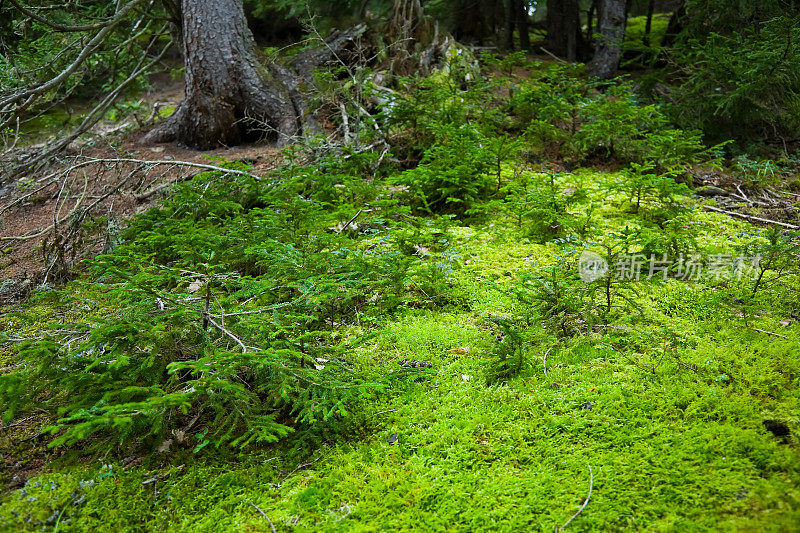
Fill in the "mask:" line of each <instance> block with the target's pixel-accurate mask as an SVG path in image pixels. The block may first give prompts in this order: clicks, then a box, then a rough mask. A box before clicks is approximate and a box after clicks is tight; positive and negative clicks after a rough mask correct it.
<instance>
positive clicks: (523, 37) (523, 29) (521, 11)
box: [515, 0, 531, 50]
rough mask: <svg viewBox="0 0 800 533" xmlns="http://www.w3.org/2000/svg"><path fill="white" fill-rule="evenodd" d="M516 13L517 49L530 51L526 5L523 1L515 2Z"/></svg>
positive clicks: (517, 0)
mask: <svg viewBox="0 0 800 533" xmlns="http://www.w3.org/2000/svg"><path fill="white" fill-rule="evenodd" d="M515 1H516V11H517V30H518V31H519V47H520V48H521V49H522V50H530V49H531V37H530V33H528V20H529V18H530V17H529V16H528V3H527V2H526V1H525V0H515Z"/></svg>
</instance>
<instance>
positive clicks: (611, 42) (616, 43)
mask: <svg viewBox="0 0 800 533" xmlns="http://www.w3.org/2000/svg"><path fill="white" fill-rule="evenodd" d="M625 4H626V2H625V0H601V2H600V6H599V12H600V13H599V14H600V16H599V18H598V21H597V31H596V33H598V34H599V36H598V38H597V39H596V40H595V43H594V57H593V58H592V61H591V63H589V73H590V74H591V75H593V76H597V77H598V78H600V79H601V80H608V79H611V78H613V77H615V76H616V75H617V68H618V67H619V59H620V56H621V54H622V40H623V38H624V36H625Z"/></svg>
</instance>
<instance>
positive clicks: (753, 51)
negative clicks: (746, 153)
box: [670, 0, 800, 148]
mask: <svg viewBox="0 0 800 533" xmlns="http://www.w3.org/2000/svg"><path fill="white" fill-rule="evenodd" d="M706 4H713V7H712V6H711V5H706ZM688 9H691V13H692V16H691V17H689V22H688V24H687V27H686V29H685V30H684V32H683V33H682V36H681V40H680V41H679V43H678V45H677V46H676V56H677V57H676V62H677V65H678V67H679V69H680V71H679V72H678V73H677V81H678V83H679V84H680V88H679V89H678V90H677V91H676V92H675V93H674V94H673V95H672V99H673V101H674V105H672V106H671V110H670V115H671V116H672V117H673V119H674V120H675V121H677V123H678V124H680V125H681V126H683V127H688V128H699V129H702V130H703V131H704V133H705V134H706V135H707V137H708V138H709V139H710V140H712V141H715V142H718V141H719V140H725V139H729V138H734V139H737V140H738V141H739V142H740V146H743V147H745V148H747V144H748V143H753V142H763V141H765V140H766V141H774V140H776V141H780V140H781V139H783V141H784V142H786V141H787V140H789V139H797V138H798V136H800V122H798V119H797V117H798V116H800V112H799V111H800V107H799V106H800V74H799V73H798V71H797V68H795V65H796V64H797V63H798V61H800V24H798V20H800V19H798V16H800V8H799V7H798V6H797V5H796V3H791V4H789V3H786V2H777V1H769V2H756V1H744V2H738V3H737V4H736V7H734V6H733V5H731V3H729V2H719V1H708V0H703V1H701V0H695V1H692V2H690V6H689V8H688Z"/></svg>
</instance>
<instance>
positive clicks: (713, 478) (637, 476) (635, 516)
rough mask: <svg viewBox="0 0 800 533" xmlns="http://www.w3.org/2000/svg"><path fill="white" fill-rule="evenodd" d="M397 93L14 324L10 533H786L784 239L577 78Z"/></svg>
mask: <svg viewBox="0 0 800 533" xmlns="http://www.w3.org/2000/svg"><path fill="white" fill-rule="evenodd" d="M363 79H364V80H367V81H366V82H365V83H364V87H365V88H366V92H367V93H368V92H369V88H370V86H369V82H368V80H369V77H368V76H365V77H364V78H363ZM328 81H330V82H331V85H332V86H333V85H335V84H334V81H335V79H334V78H331V79H330V80H328ZM397 85H398V87H399V88H398V89H397V90H396V91H395V92H393V93H392V94H391V95H389V96H387V95H386V94H385V92H382V93H381V98H382V100H383V103H382V105H381V107H380V109H379V110H378V112H377V113H375V114H374V115H366V116H362V115H360V114H359V112H358V109H359V108H360V107H361V106H362V104H363V102H364V101H367V100H368V99H369V95H368V94H360V95H359V96H358V98H363V101H362V100H353V99H347V98H345V97H344V96H343V93H341V94H340V95H339V97H340V101H341V102H343V103H342V105H343V106H352V107H353V109H355V110H356V111H355V112H354V113H352V114H351V115H350V116H356V117H360V118H359V119H358V120H359V121H360V122H358V123H356V124H347V126H346V127H347V130H348V131H349V133H350V134H351V137H350V141H351V142H349V143H348V144H345V145H332V144H330V143H329V142H327V141H325V140H323V139H320V140H318V141H309V142H307V143H306V144H305V145H302V146H293V147H290V148H288V149H286V150H285V152H284V158H283V164H282V165H281V166H280V167H278V168H276V169H274V170H271V171H266V172H259V173H258V174H255V173H251V169H250V166H249V165H248V163H246V162H242V161H238V162H234V161H226V160H221V159H216V160H214V161H212V162H211V163H213V164H214V165H215V166H217V167H220V170H215V171H206V172H201V173H198V174H196V175H195V176H194V177H193V178H192V179H191V180H188V181H184V182H180V183H176V184H174V185H173V186H172V187H171V188H170V190H169V192H168V193H167V194H166V196H165V198H164V199H163V200H162V201H161V203H160V204H159V206H158V207H155V208H152V209H150V210H149V211H147V212H146V213H143V214H140V215H137V216H136V217H135V218H133V219H132V220H130V221H128V223H127V225H126V226H125V227H124V229H122V231H121V233H120V234H119V235H116V236H114V239H113V240H111V241H110V242H109V247H108V249H107V250H106V251H107V253H105V254H103V255H100V256H99V257H97V258H95V259H92V260H90V261H88V262H87V263H86V264H84V265H82V268H81V269H80V270H79V271H77V272H76V274H75V275H74V279H73V280H72V281H69V282H68V283H66V284H64V285H63V286H61V287H58V288H52V287H42V288H41V290H38V291H35V292H34V294H33V296H32V297H31V299H30V300H29V301H26V302H23V303H17V304H14V305H10V306H7V307H6V308H5V309H4V310H3V314H2V317H0V332H2V333H0V335H2V341H3V344H2V348H1V349H0V350H1V351H0V405H2V408H3V412H2V416H3V426H2V427H0V461H2V465H3V466H2V469H0V482H2V483H3V485H4V486H5V487H7V489H6V490H5V491H4V492H3V493H2V496H1V499H0V530H9V531H12V530H14V531H16V530H29V531H55V530H58V531H122V530H131V531H134V530H142V531H152V530H170V531H172V530H175V531H178V530H180V531H187V530H190V531H223V530H224V531H282V530H283V531H286V530H296V531H317V530H325V531H377V530H381V531H406V530H407V531H412V530H416V531H475V530H491V531H525V530H543V531H546V530H553V528H559V527H562V526H564V525H565V524H567V523H568V521H569V525H568V526H567V527H568V528H569V529H570V530H575V531H580V530H583V531H600V530H651V531H693V530H698V531H700V530H754V529H759V530H765V531H787V530H791V529H794V528H796V526H797V524H798V523H800V477H798V476H800V471H798V465H800V454H798V451H797V434H798V431H800V387H799V386H798V385H800V383H798V381H800V290H798V287H800V269H798V264H799V261H798V257H799V256H800V234H799V233H798V232H797V230H796V229H791V228H792V226H793V224H792V222H794V223H796V220H794V221H792V220H787V221H784V222H783V225H770V224H767V225H760V226H756V225H753V224H751V223H750V222H748V221H746V220H737V219H733V218H731V217H729V216H727V215H725V214H722V213H718V212H713V211H712V212H709V211H708V209H705V208H704V204H705V203H706V202H708V200H706V199H704V198H703V197H702V196H698V195H697V194H696V191H695V189H696V188H697V185H698V184H696V183H695V182H694V180H695V178H696V176H698V175H699V174H701V173H702V172H705V171H708V172H722V165H723V164H724V162H723V160H722V155H723V149H724V145H718V146H713V147H708V146H705V145H704V144H703V142H702V137H701V135H700V133H699V132H698V131H687V130H681V129H677V128H675V127H674V126H672V125H671V123H670V121H669V120H668V119H667V117H666V116H665V115H664V113H663V111H662V110H661V108H660V107H659V106H656V105H648V104H645V103H642V102H641V101H640V99H639V98H638V97H637V95H636V92H635V90H634V88H633V86H631V85H626V84H621V85H610V86H607V85H598V84H597V83H595V82H591V81H588V80H587V79H586V77H585V75H584V73H583V71H582V68H581V67H572V66H565V65H556V64H544V63H538V62H537V63H530V62H527V61H526V60H525V59H524V57H523V56H522V55H521V54H512V55H510V56H509V57H507V58H505V59H499V58H496V57H492V56H487V57H485V58H483V61H482V62H481V64H480V67H479V65H478V63H477V62H475V61H473V60H472V59H471V58H469V57H466V56H465V55H464V54H461V55H459V54H458V53H454V54H453V56H452V57H451V58H450V61H449V64H448V67H447V68H445V69H444V70H442V71H440V72H437V73H434V74H432V75H431V76H429V77H427V78H417V77H409V78H404V79H402V80H400V81H399V82H398V84H397ZM332 116H335V115H332ZM362 121H363V122H362ZM337 125H338V126H340V127H341V126H342V124H337ZM739 163H740V165H739V166H738V167H736V168H737V169H738V170H737V171H738V172H740V173H741V175H742V176H744V177H748V179H750V181H748V182H747V184H748V187H750V190H758V188H759V187H765V186H766V185H768V184H767V183H765V182H764V180H763V177H762V174H761V173H760V171H759V169H758V168H755V167H752V166H750V167H748V162H747V161H744V160H740V161H739ZM793 165H794V163H792V162H791V161H788V162H786V163H785V164H784V166H782V167H775V169H773V171H772V172H771V174H770V179H784V178H786V181H787V182H788V181H790V180H789V177H790V176H791V175H793V173H796V168H795V167H794V166H793ZM231 171H232V172H231ZM776 175H777V176H778V177H777V178H775V176H776ZM787 186H791V185H787ZM709 205H710V206H711V207H714V204H713V203H711V204H709ZM106 222H107V221H105V220H102V219H99V218H94V219H92V220H90V221H89V222H88V223H92V224H93V225H94V227H96V228H103V227H106V226H107V224H106ZM587 258H589V259H591V261H590V262H587ZM587 265H590V266H591V267H592V268H588V269H587ZM48 450H49V451H48ZM27 464H30V465H37V466H36V467H35V468H33V467H32V468H31V476H30V477H29V478H27V477H26V478H25V479H23V478H22V477H20V476H19V475H18V474H17V473H18V472H21V471H24V470H25V466H26V465H27ZM579 510H580V513H579V514H578V515H577V516H576V512H578V511H579ZM570 520H571V521H570Z"/></svg>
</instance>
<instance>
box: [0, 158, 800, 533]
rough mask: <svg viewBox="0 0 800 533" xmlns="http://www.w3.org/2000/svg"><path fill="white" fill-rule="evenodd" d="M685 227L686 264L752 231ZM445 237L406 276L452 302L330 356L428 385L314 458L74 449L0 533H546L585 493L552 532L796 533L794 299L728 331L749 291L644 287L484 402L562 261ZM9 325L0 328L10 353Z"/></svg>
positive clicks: (395, 322)
mask: <svg viewBox="0 0 800 533" xmlns="http://www.w3.org/2000/svg"><path fill="white" fill-rule="evenodd" d="M592 178H593V179H592V180H590V181H591V182H595V181H597V182H599V181H603V180H605V179H608V176H601V175H599V174H597V175H594V176H592ZM594 178H596V179H594ZM569 179H570V178H569V177H567V178H566V180H567V181H569ZM583 179H584V180H586V178H585V176H584V178H583ZM589 194H590V196H591V197H593V198H594V199H595V203H596V205H597V209H598V211H597V213H596V214H595V215H594V216H595V217H596V220H597V224H599V225H601V226H604V227H606V228H607V229H608V230H611V229H615V228H616V229H621V228H623V227H625V226H630V225H633V224H635V223H636V221H637V220H638V218H637V216H636V215H633V214H631V213H630V212H629V209H628V207H629V206H626V204H625V202H624V201H623V199H622V198H617V197H614V196H608V195H605V194H604V193H602V192H600V191H599V190H590V191H589ZM690 204H692V205H693V204H694V202H693V201H691V202H690ZM691 225H692V227H693V228H694V230H693V231H694V236H695V238H696V239H697V241H698V242H699V243H700V246H701V249H702V251H703V253H728V254H733V253H735V251H736V246H737V245H738V244H739V243H740V242H741V241H743V240H746V239H747V238H748V235H750V234H751V233H752V232H753V231H754V228H753V227H752V226H749V225H747V224H746V223H744V222H738V221H733V220H731V219H729V218H727V217H725V216H724V215H718V214H709V213H704V212H702V211H701V210H699V209H696V206H694V208H693V210H692V211H691ZM449 238H450V240H449V242H448V244H447V246H446V247H445V248H444V249H442V250H441V251H439V252H432V253H430V254H429V255H427V257H426V259H425V260H427V261H439V262H443V261H444V262H447V263H448V265H449V267H448V269H447V271H448V276H447V281H446V285H447V287H448V288H449V289H448V290H449V291H450V298H449V301H450V302H451V303H450V304H448V305H445V306H441V307H437V308H428V309H409V310H406V311H400V312H398V313H396V314H395V315H392V316H389V317H386V319H385V320H382V321H379V322H378V323H377V324H375V325H374V326H373V330H374V333H375V334H374V336H373V337H372V338H371V340H370V341H369V342H366V343H363V344H361V345H360V346H358V348H357V349H355V351H354V353H351V354H349V355H350V357H351V358H352V359H353V360H355V361H357V362H358V363H359V364H360V365H362V366H363V367H364V368H365V369H366V371H367V372H368V373H373V374H375V375H380V374H386V373H391V372H394V371H396V370H397V369H398V362H399V361H402V360H413V361H424V362H429V363H431V367H430V368H427V367H423V368H419V369H416V370H414V372H416V374H413V373H412V374H411V378H410V379H406V380H404V381H400V382H398V383H397V384H396V386H395V387H394V388H393V389H392V390H390V391H389V392H387V393H386V394H382V395H380V396H379V397H378V399H377V400H374V401H371V402H370V403H369V404H367V405H366V406H364V407H363V409H361V410H359V411H357V412H355V413H353V414H352V415H351V417H350V418H349V419H348V420H349V421H348V423H347V424H348V426H347V427H348V429H347V431H345V432H337V433H335V434H334V433H332V434H331V435H330V436H328V437H327V438H325V437H324V436H323V442H322V444H321V445H320V444H319V442H318V440H317V439H318V436H317V435H313V436H312V435H308V434H306V433H304V432H303V431H298V432H297V433H295V434H293V435H292V436H290V437H288V438H286V439H283V440H282V441H281V442H279V443H278V444H275V445H271V446H266V447H263V446H262V447H256V448H249V449H245V450H244V451H242V452H224V451H209V450H208V449H207V450H205V451H203V452H200V453H192V450H191V446H190V447H188V448H186V449H181V448H178V449H173V450H172V451H169V452H164V453H160V454H153V455H149V456H147V457H144V458H143V459H136V460H133V461H130V459H131V458H128V459H127V460H124V458H123V457H120V456H113V454H109V455H108V456H107V457H101V458H100V459H99V460H98V459H97V458H96V457H94V458H93V459H91V460H87V459H85V458H81V454H80V450H75V449H72V450H71V451H69V452H68V453H66V454H65V455H63V456H61V457H60V458H56V457H55V456H53V457H51V458H50V462H49V463H48V464H47V465H46V466H44V467H43V468H42V469H40V470H39V473H38V474H37V475H35V476H33V477H32V478H30V479H28V480H27V481H26V483H25V485H24V487H22V488H16V489H15V490H6V491H5V492H4V493H3V494H2V503H0V530H8V531H13V530H31V531H38V530H42V531H55V530H57V531H62V532H65V531H209V532H211V531H271V528H272V527H273V526H274V528H275V530H277V531H552V530H553V528H554V527H559V526H561V525H563V524H564V523H565V522H566V521H567V520H568V519H569V518H570V517H571V516H572V515H573V514H574V513H575V512H576V511H577V510H578V509H579V508H580V507H581V506H582V505H583V504H584V503H586V502H585V498H586V497H587V495H588V493H589V489H590V485H591V490H592V492H591V498H590V500H589V501H588V504H587V505H586V507H585V508H584V509H583V511H582V513H581V514H580V515H579V516H578V517H577V518H575V520H574V521H573V522H572V523H570V525H569V526H568V530H573V531H791V530H797V529H798V528H799V527H800V526H799V525H798V524H800V452H798V449H797V437H796V435H795V433H796V432H797V431H800V387H798V385H799V384H800V383H799V382H800V323H798V322H797V321H792V320H788V321H787V320H786V319H787V318H790V314H791V312H793V311H795V310H796V309H797V307H798V304H800V300H799V299H798V298H799V296H798V288H797V286H796V285H793V283H794V281H793V280H791V279H787V280H778V281H775V282H774V283H771V284H770V285H769V286H768V287H767V288H766V289H764V290H762V291H759V293H758V294H757V295H756V298H755V300H753V301H752V302H750V304H749V307H748V308H747V309H746V310H745V311H746V314H745V313H744V312H742V311H741V310H739V309H738V307H737V304H736V302H737V301H741V300H740V299H741V298H745V297H746V296H747V295H748V294H749V293H750V291H751V289H752V285H753V281H752V280H751V279H749V278H743V279H742V280H735V279H733V280H717V281H714V280H706V281H683V280H677V279H669V280H667V281H663V280H650V281H647V280H641V281H640V282H638V283H635V293H632V294H634V295H635V296H634V298H633V302H635V305H633V304H632V305H631V306H629V307H627V308H626V310H625V312H623V313H621V314H620V315H618V317H617V319H616V320H615V321H614V324H613V325H606V324H601V325H597V326H593V327H592V328H591V329H587V330H586V331H585V332H584V333H583V334H581V335H571V336H568V337H563V338H560V339H557V338H556V337H555V336H553V335H552V334H551V333H552V332H547V331H545V330H543V329H542V333H541V336H540V340H539V341H537V340H534V341H533V342H532V343H531V344H530V345H529V346H528V347H527V348H526V349H525V360H526V362H527V366H526V367H525V369H524V370H523V371H522V372H521V373H520V374H519V375H518V376H516V377H513V378H511V379H509V380H507V381H506V382H499V383H494V382H487V372H488V368H489V361H490V360H491V359H492V353H493V349H494V346H495V345H496V344H497V343H498V342H499V341H498V338H497V329H496V327H495V325H494V323H493V322H491V320H490V319H489V318H490V317H491V316H492V315H493V314H503V313H507V312H510V311H512V310H513V309H514V306H515V305H517V303H516V302H515V301H514V299H513V298H511V297H509V295H508V293H507V292H503V290H502V288H503V287H509V286H513V285H514V284H518V283H521V282H520V281H519V280H520V276H521V275H523V274H524V273H526V272H530V271H534V270H536V269H538V268H541V267H542V266H543V265H548V264H551V263H553V261H555V260H556V258H557V257H558V256H559V254H561V251H562V250H563V248H562V247H560V246H559V245H558V244H557V243H552V242H550V243H545V244H541V243H539V242H537V240H530V239H528V238H526V237H525V236H524V235H521V234H520V232H519V231H518V229H517V228H516V227H515V226H514V224H513V223H509V222H508V221H507V220H505V219H503V218H502V217H496V218H494V219H492V218H490V219H488V220H486V221H484V222H482V223H481V224H474V225H471V226H464V225H459V224H456V225H455V226H454V227H452V228H451V229H450V230H449ZM453 302H456V303H453ZM34 312H39V313H42V315H43V316H44V315H46V314H48V313H51V312H52V309H51V308H49V307H47V306H46V305H44V304H41V308H39V309H38V310H34ZM13 316H14V315H13V313H7V314H6V315H5V318H4V319H3V329H4V330H5V331H6V332H7V334H15V335H22V334H23V333H24V332H20V331H18V330H17V329H15V328H16V327H18V324H17V323H15V321H14V318H13ZM745 317H746V318H745ZM787 324H788V325H787ZM606 326H609V327H606ZM611 326H613V327H611ZM536 328H540V326H536ZM758 330H763V331H767V332H772V333H777V335H770V334H769V333H763V332H761V331H758ZM534 338H538V337H534ZM0 357H2V358H3V359H0V361H2V365H3V366H5V365H6V364H8V363H10V362H11V358H10V356H8V355H2V356H0ZM545 357H546V359H545ZM765 421H780V422H781V423H782V424H785V426H786V427H788V428H789V429H790V430H791V432H792V433H791V434H790V435H789V436H784V437H781V436H776V435H775V434H773V433H772V432H770V431H769V430H768V428H767V427H765V424H764V423H765ZM6 444H7V445H9V443H8V442H6ZM9 446H10V445H9ZM15 450H16V451H15ZM206 452H207V453H206ZM2 453H3V456H4V460H5V461H6V462H9V461H16V460H21V461H22V462H23V463H24V461H25V460H26V457H24V456H23V457H17V458H14V457H12V455H13V454H14V453H19V449H16V448H15V449H12V448H11V447H7V448H4V450H3V452H2ZM590 478H591V483H590ZM4 481H5V482H6V483H10V482H9V479H5V480H4Z"/></svg>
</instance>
